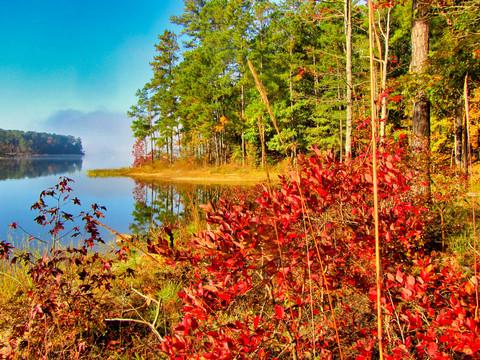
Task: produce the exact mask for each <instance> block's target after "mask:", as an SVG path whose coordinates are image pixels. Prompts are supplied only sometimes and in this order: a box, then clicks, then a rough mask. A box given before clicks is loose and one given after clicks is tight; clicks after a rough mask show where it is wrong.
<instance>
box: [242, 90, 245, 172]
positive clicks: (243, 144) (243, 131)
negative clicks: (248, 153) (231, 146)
mask: <svg viewBox="0 0 480 360" xmlns="http://www.w3.org/2000/svg"><path fill="white" fill-rule="evenodd" d="M244 121H245V93H244V88H243V84H242V123H243V122H244ZM242 166H245V125H243V126H242Z"/></svg>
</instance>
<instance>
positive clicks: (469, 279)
mask: <svg viewBox="0 0 480 360" xmlns="http://www.w3.org/2000/svg"><path fill="white" fill-rule="evenodd" d="M405 158H406V157H405V153H404V151H403V150H402V148H401V147H399V146H395V147H391V146H390V145H389V146H385V149H383V152H382V153H381V154H379V159H378V162H379V172H378V178H379V184H378V185H379V197H380V215H379V219H380V225H379V226H380V237H381V257H382V288H383V290H382V294H381V300H382V315H383V322H382V326H383V329H384V338H383V339H382V341H383V345H384V351H385V358H386V359H474V358H478V357H479V356H480V340H479V336H478V335H479V331H480V328H479V325H480V324H479V320H478V310H479V309H478V296H477V294H478V287H477V285H478V277H477V276H476V274H477V271H478V269H475V267H474V266H475V252H474V250H472V249H475V247H476V245H475V243H474V242H473V240H474V239H473V238H472V229H471V224H472V219H471V217H472V212H471V205H472V204H471V203H472V201H475V200H476V198H474V197H472V196H467V195H468V191H465V190H464V188H462V186H461V185H459V184H461V182H460V181H459V179H458V178H457V177H456V176H455V175H454V174H453V173H452V174H448V173H445V172H443V174H446V176H432V179H433V183H432V196H431V197H430V198H429V199H427V200H426V199H421V198H418V197H417V196H416V195H415V194H413V193H412V191H411V189H412V187H415V186H416V184H415V181H416V176H415V175H416V174H415V171H414V170H412V168H411V166H410V165H409V163H408V161H405V160H404V159H405ZM371 160H372V159H371V156H370V155H369V154H364V155H362V156H357V157H356V158H355V159H353V160H349V161H348V162H339V161H338V160H337V159H335V157H334V156H333V154H332V153H328V154H326V155H325V154H323V153H321V152H320V151H319V150H317V149H314V150H313V153H312V154H311V155H309V156H305V157H300V158H299V161H298V167H293V168H291V170H290V172H288V173H286V174H285V175H284V176H283V177H282V178H281V182H280V185H279V186H275V187H273V188H270V187H269V186H264V187H263V188H261V189H258V188H257V189H252V190H249V191H246V192H241V191H232V192H231V193H230V194H228V195H225V196H224V197H222V198H221V199H220V200H219V201H218V202H217V203H216V204H208V205H205V206H204V215H203V219H201V218H200V216H199V214H198V213H197V214H196V215H193V217H192V221H193V222H194V224H195V225H194V226H190V227H189V228H188V227H187V228H185V227H175V226H170V225H168V224H165V226H164V227H163V228H161V229H157V230H153V231H151V233H150V234H146V235H145V236H143V237H142V238H129V239H127V240H126V241H125V242H124V244H123V245H124V246H123V247H122V248H120V249H116V250H115V251H112V252H105V251H104V252H98V251H95V250H96V247H95V246H96V244H98V243H101V242H102V241H103V240H102V239H101V237H100V235H99V233H98V226H101V223H100V220H101V217H102V216H103V214H102V213H101V207H99V206H97V205H92V207H91V208H90V209H91V210H90V211H89V212H82V211H81V212H80V213H79V214H78V216H79V217H80V218H81V219H83V222H84V228H83V229H80V228H76V229H74V232H73V235H76V236H80V237H81V238H82V242H80V244H81V245H79V246H78V247H76V248H75V247H67V248H61V247H59V246H58V244H57V242H56V241H55V239H56V238H57V237H58V236H59V235H60V234H61V232H63V231H68V230H66V228H67V226H66V225H67V224H68V223H69V221H70V219H71V218H72V217H73V215H71V214H66V213H64V212H63V211H62V209H61V204H63V203H64V202H69V201H73V202H74V203H75V204H76V203H78V205H79V204H80V201H79V200H78V199H76V198H73V199H71V198H70V192H71V189H70V185H69V184H70V182H71V181H70V180H69V179H62V180H61V181H60V183H59V184H57V185H56V186H55V187H54V188H52V189H49V190H46V191H45V192H43V193H42V194H41V196H40V198H39V202H38V203H36V206H35V208H37V210H39V213H40V215H39V218H38V220H37V221H38V222H39V223H40V224H41V225H44V226H51V229H52V233H51V235H52V239H53V241H52V242H51V247H50V248H49V249H48V251H47V252H46V253H45V254H32V253H31V252H30V251H19V250H17V249H12V248H11V245H9V244H8V243H5V242H2V243H1V244H0V245H1V246H0V248H1V249H2V251H1V256H2V258H3V260H2V264H1V266H2V267H1V269H0V279H1V281H2V285H4V286H5V287H3V288H2V290H1V291H2V292H1V295H2V302H1V312H0V329H1V334H2V336H1V338H0V341H1V344H2V345H1V349H0V354H1V356H2V358H5V359H32V358H43V359H94V358H102V359H107V358H108V359H152V358H159V359H252V358H255V359H359V360H361V359H375V358H378V349H377V340H378V339H377V327H376V318H375V314H376V310H375V299H376V284H375V265H374V242H375V241H374V235H373V214H372V211H373V210H372V208H373V206H372V173H371ZM466 194H467V195H466ZM46 198H54V199H55V201H56V203H55V204H56V205H53V206H52V205H47V201H46ZM205 215H206V217H204V216H205ZM205 221H206V223H205ZM12 226H13V227H15V226H18V225H17V224H12Z"/></svg>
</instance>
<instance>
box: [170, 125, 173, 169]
mask: <svg viewBox="0 0 480 360" xmlns="http://www.w3.org/2000/svg"><path fill="white" fill-rule="evenodd" d="M172 163H173V130H172V132H171V133H170V164H172Z"/></svg>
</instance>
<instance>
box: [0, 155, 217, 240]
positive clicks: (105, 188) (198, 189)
mask: <svg viewBox="0 0 480 360" xmlns="http://www.w3.org/2000/svg"><path fill="white" fill-rule="evenodd" d="M119 166H128V164H123V163H122V162H121V161H118V160H117V161H116V162H115V159H111V158H109V157H105V156H104V155H103V156H101V157H98V156H97V157H92V156H91V157H89V156H86V157H83V158H80V157H35V158H20V159H11V158H10V159H0V240H4V241H8V242H10V243H13V244H14V245H16V246H19V245H21V244H22V243H24V242H25V241H26V239H27V238H28V235H26V234H25V233H24V232H22V231H21V230H18V229H17V230H10V229H9V224H11V223H13V222H16V223H18V224H19V225H20V226H21V227H22V228H23V229H25V230H26V231H27V232H28V233H29V234H30V235H33V236H36V237H40V238H41V239H49V236H48V230H49V229H45V228H42V227H40V226H39V225H37V224H36V223H35V221H34V219H35V218H36V217H37V216H38V211H35V210H30V207H31V206H32V204H34V203H35V202H36V201H38V197H39V194H40V193H41V192H42V191H43V190H45V189H47V188H50V187H52V186H54V185H55V184H57V183H58V179H59V177H60V176H66V177H68V178H71V179H73V180H74V183H73V184H72V185H71V187H72V188H73V190H74V191H73V193H72V197H77V198H78V199H79V200H80V202H81V205H82V206H81V207H79V206H73V205H71V206H67V207H66V208H65V211H66V212H67V213H71V214H73V215H75V214H76V213H78V212H79V211H80V210H83V211H89V210H90V205H91V204H93V203H96V204H98V205H100V206H105V207H106V209H107V210H106V211H105V212H104V214H105V219H103V220H101V221H102V222H103V223H104V224H105V225H107V226H108V227H110V228H113V229H115V230H116V231H117V232H119V233H123V234H125V233H128V234H131V233H144V232H148V230H149V227H150V226H159V225H161V224H166V223H173V222H175V221H176V220H181V219H183V218H184V217H185V216H186V212H185V208H187V209H188V208H190V207H191V206H190V204H192V203H194V204H201V203H206V202H208V201H209V200H215V198H217V197H218V196H219V193H220V191H221V189H220V188H219V187H211V186H207V187H206V186H194V185H182V186H175V185H174V184H170V183H165V184H146V183H140V182H135V181H134V180H132V179H129V178H89V177H87V176H86V174H85V173H86V170H88V169H92V168H105V167H119ZM76 225H81V223H78V224H76ZM76 225H75V226H76ZM72 227H73V224H71V223H69V226H68V227H67V226H66V228H67V229H70V228H72ZM101 235H102V238H103V239H104V240H105V241H107V242H109V241H113V240H114V239H115V235H112V234H110V233H109V231H108V230H105V229H103V230H101ZM72 241H73V242H74V243H75V242H78V240H72V239H70V238H68V237H65V238H64V240H63V241H62V242H63V243H64V244H70V243H71V242H72Z"/></svg>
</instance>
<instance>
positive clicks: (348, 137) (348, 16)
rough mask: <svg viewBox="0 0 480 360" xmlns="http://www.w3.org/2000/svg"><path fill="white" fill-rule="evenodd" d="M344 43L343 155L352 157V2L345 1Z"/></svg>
mask: <svg viewBox="0 0 480 360" xmlns="http://www.w3.org/2000/svg"><path fill="white" fill-rule="evenodd" d="M344 15H345V42H346V50H347V51H346V73H347V92H346V102H347V114H346V124H345V125H346V132H345V155H346V156H347V157H350V156H351V155H352V116H353V115H352V104H353V102H352V89H353V81H352V1H351V0H345V14H344Z"/></svg>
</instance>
